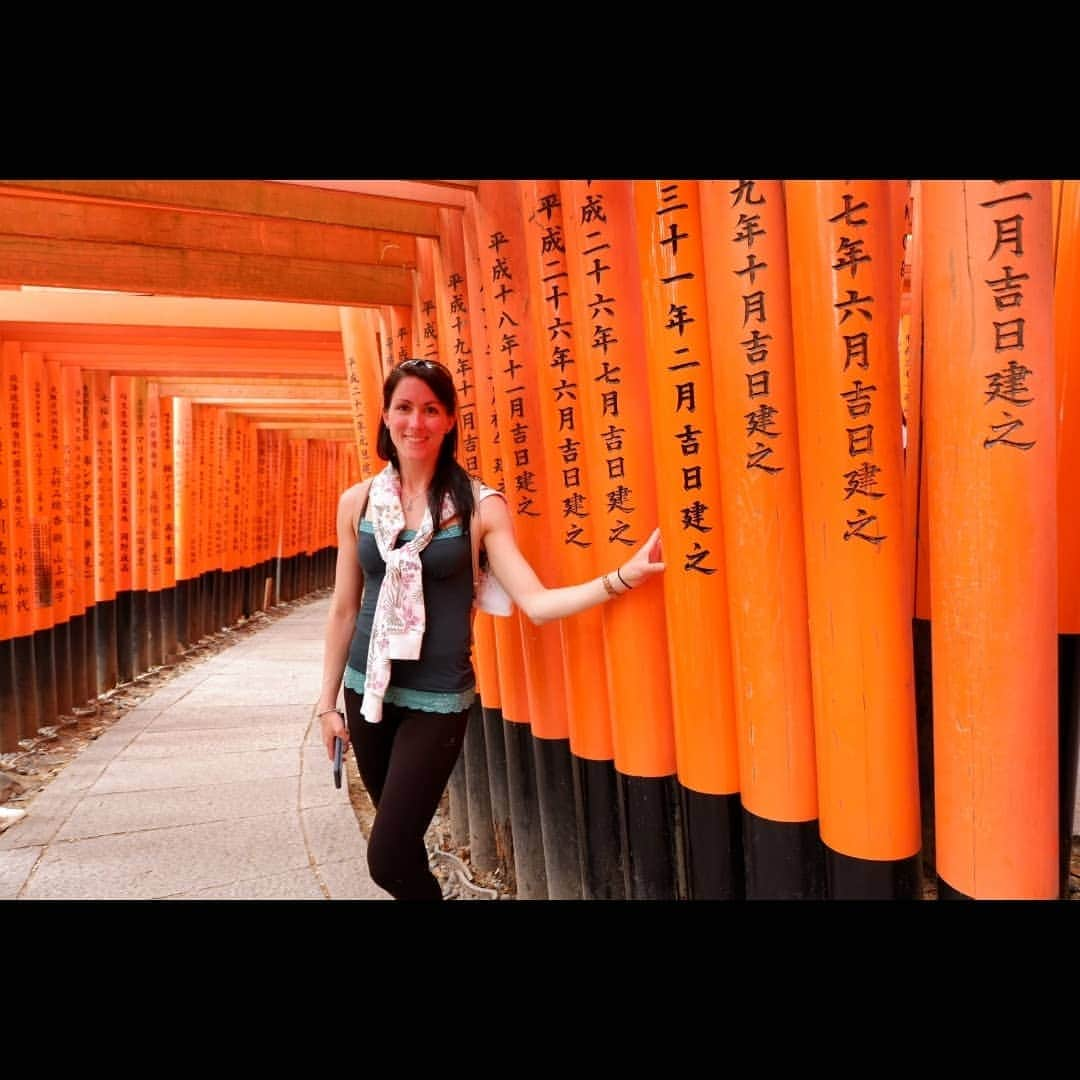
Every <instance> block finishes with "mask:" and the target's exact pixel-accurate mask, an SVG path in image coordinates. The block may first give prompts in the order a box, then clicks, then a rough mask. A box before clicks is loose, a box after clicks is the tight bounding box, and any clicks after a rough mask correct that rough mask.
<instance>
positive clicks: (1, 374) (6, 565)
mask: <svg viewBox="0 0 1080 1080" xmlns="http://www.w3.org/2000/svg"><path fill="white" fill-rule="evenodd" d="M0 348H2V345H0ZM4 355H5V354H4V353H3V352H2V351H0V410H2V411H3V412H4V413H5V414H6V413H7V411H8V408H9V402H8V385H7V377H6V371H5V364H4ZM10 458H11V426H10V423H2V424H0V754H6V753H9V752H11V751H13V750H14V749H15V747H16V746H18V743H19V703H18V695H17V694H16V692H15V657H14V652H15V646H14V638H15V634H14V625H15V611H14V597H15V593H14V589H13V585H12V569H11V562H12V548H11V536H12V533H11V481H10V477H9V475H8V469H9V467H10Z"/></svg>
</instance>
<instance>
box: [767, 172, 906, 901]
mask: <svg viewBox="0 0 1080 1080" xmlns="http://www.w3.org/2000/svg"><path fill="white" fill-rule="evenodd" d="M784 187H785V197H786V203H787V218H788V236H789V261H790V267H791V307H792V324H793V330H794V343H795V374H796V389H797V411H798V425H799V451H800V466H801V478H802V494H803V516H804V533H805V541H806V576H807V595H808V605H809V607H808V610H809V618H810V653H811V678H812V684H813V694H814V724H815V740H816V747H817V757H818V800H819V817H820V822H821V837H822V840H823V841H824V843H825V848H826V880H827V887H828V894H829V895H830V896H831V897H834V898H838V899H844V898H851V899H855V898H871V897H882V898H908V897H910V898H915V897H916V896H918V895H919V889H920V868H919V843H920V834H919V791H918V768H917V741H916V732H915V710H914V687H913V680H912V647H911V600H910V590H911V583H910V569H909V567H908V565H907V563H906V562H905V559H904V553H905V545H904V542H903V529H904V516H903V480H904V472H903V454H902V447H901V414H900V393H899V371H898V359H897V309H898V291H899V290H898V287H897V275H895V274H894V273H893V270H894V267H893V265H892V250H893V247H894V245H893V243H892V242H891V240H890V215H889V197H888V194H889V193H888V185H887V183H886V182H885V181H834V180H830V181H790V182H785V185H784Z"/></svg>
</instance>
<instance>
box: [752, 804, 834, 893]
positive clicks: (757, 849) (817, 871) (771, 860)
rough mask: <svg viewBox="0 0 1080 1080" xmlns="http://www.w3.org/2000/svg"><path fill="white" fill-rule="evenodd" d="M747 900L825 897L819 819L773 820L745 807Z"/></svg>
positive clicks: (823, 849)
mask: <svg viewBox="0 0 1080 1080" xmlns="http://www.w3.org/2000/svg"><path fill="white" fill-rule="evenodd" d="M743 850H744V851H745V853H746V854H745V866H746V899H747V900H822V899H824V897H825V848H824V846H823V845H822V843H821V834H820V833H819V831H818V821H817V819H816V818H815V819H813V820H812V821H770V820H769V819H768V818H762V817H758V816H757V815H756V814H751V813H750V811H749V810H747V809H746V808H745V807H743Z"/></svg>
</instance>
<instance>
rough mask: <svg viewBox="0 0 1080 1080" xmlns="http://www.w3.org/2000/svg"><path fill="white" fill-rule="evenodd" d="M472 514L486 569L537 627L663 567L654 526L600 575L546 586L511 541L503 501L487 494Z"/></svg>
mask: <svg viewBox="0 0 1080 1080" xmlns="http://www.w3.org/2000/svg"><path fill="white" fill-rule="evenodd" d="M478 513H479V517H480V538H481V542H482V543H483V546H484V549H485V550H486V551H487V556H488V561H489V563H490V564H491V569H492V570H493V571H494V572H495V576H496V577H497V578H498V579H499V581H500V582H502V585H503V588H505V589H506V591H507V592H508V593H509V594H510V597H511V599H512V600H513V601H514V603H515V604H517V606H518V607H519V608H521V610H522V611H523V612H525V614H526V616H528V618H529V619H530V621H532V622H533V623H535V624H536V625H537V626H539V625H541V624H542V623H546V622H551V621H552V620H553V619H563V618H566V616H568V615H576V614H577V613H578V612H579V611H585V610H586V609H587V608H591V607H595V606H596V605H597V604H602V603H603V602H604V601H605V600H610V599H612V597H614V596H621V595H622V594H623V593H625V592H628V591H629V590H630V589H636V588H638V587H639V586H644V585H646V584H647V583H648V581H649V580H650V579H651V578H653V577H655V576H656V575H657V574H661V573H663V571H664V562H663V553H662V551H661V547H660V530H659V529H654V530H653V532H652V535H651V536H650V537H649V538H648V539H647V540H646V541H645V542H644V543H643V544H642V545H641V546H640V547H639V548H638V549H637V550H636V551H635V552H634V553H633V555H631V556H630V558H629V559H627V560H626V562H624V563H621V564H620V565H618V566H612V567H611V569H610V570H609V571H608V572H607V573H606V574H603V575H601V576H600V577H595V578H590V579H589V580H588V581H583V582H581V584H579V585H566V586H563V587H561V588H557V589H549V588H546V587H545V586H544V584H543V582H541V581H540V579H539V578H538V577H537V576H536V571H535V570H533V568H532V566H530V565H529V562H528V560H527V559H526V558H525V556H524V555H523V554H522V553H521V549H520V548H519V547H518V546H517V542H516V541H515V539H514V529H513V522H512V520H511V518H510V510H509V508H508V507H507V505H506V501H505V500H504V499H502V498H497V497H495V496H490V497H488V498H486V499H484V500H483V502H481V503H480V507H479V510H478ZM605 579H606V584H605Z"/></svg>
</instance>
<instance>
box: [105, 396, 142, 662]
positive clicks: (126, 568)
mask: <svg viewBox="0 0 1080 1080" xmlns="http://www.w3.org/2000/svg"><path fill="white" fill-rule="evenodd" d="M132 382H133V376H131V375H113V376H111V377H110V380H109V392H110V405H111V407H112V417H113V428H112V459H113V474H112V479H113V506H114V508H115V518H114V526H113V527H114V529H115V536H116V539H115V546H114V547H113V559H114V572H115V574H116V659H117V676H118V679H119V681H120V682H121V683H128V682H131V681H132V680H133V679H134V678H135V676H136V674H137V673H138V672H137V670H136V655H137V651H138V650H137V646H136V637H135V603H134V598H133V596H132V584H131V565H132V535H131V525H132V521H131V510H132V499H131V490H132V483H131V462H132V453H131V434H132V432H131V429H132Z"/></svg>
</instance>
